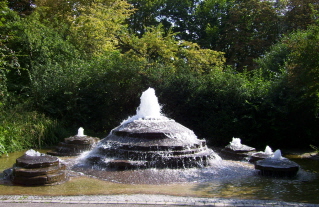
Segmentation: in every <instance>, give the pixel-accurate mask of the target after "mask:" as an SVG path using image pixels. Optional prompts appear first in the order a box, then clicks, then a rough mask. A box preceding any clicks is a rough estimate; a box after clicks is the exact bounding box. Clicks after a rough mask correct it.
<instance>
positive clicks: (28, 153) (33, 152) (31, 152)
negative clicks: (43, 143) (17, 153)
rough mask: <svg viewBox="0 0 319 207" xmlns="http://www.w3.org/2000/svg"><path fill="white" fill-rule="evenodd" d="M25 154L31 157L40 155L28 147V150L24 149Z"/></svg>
mask: <svg viewBox="0 0 319 207" xmlns="http://www.w3.org/2000/svg"><path fill="white" fill-rule="evenodd" d="M25 154H26V155H28V156H32V157H35V156H42V154H41V153H40V152H38V151H35V150H33V149H30V150H28V151H26V152H25Z"/></svg>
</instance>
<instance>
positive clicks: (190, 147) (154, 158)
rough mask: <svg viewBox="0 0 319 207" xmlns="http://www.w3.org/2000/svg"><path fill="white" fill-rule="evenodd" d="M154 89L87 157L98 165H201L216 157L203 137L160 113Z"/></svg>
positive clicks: (149, 166)
mask: <svg viewBox="0 0 319 207" xmlns="http://www.w3.org/2000/svg"><path fill="white" fill-rule="evenodd" d="M160 109H161V107H160V105H159V104H158V101H157V97H156V96H155V91H154V89H152V88H149V89H148V90H146V91H145V92H144V93H143V94H142V96H141V104H140V106H139V108H138V109H137V113H136V115H135V116H133V117H129V118H128V119H127V120H126V121H124V122H122V124H121V125H120V126H118V127H117V128H115V129H113V130H112V131H111V133H110V134H109V135H108V136H107V137H106V138H104V139H102V140H101V142H100V143H99V144H98V146H97V147H95V148H94V149H93V150H92V151H91V152H90V153H89V155H88V156H87V160H88V161H89V162H90V163H91V164H94V165H97V166H99V167H102V168H106V167H115V168H120V169H129V168H151V167H156V168H185V167H203V166H207V165H208V161H209V159H211V158H214V157H218V155H217V154H215V153H214V151H213V150H211V149H208V148H207V146H206V141H205V140H199V139H197V137H196V135H195V134H194V132H193V131H192V130H190V129H188V128H186V127H184V126H182V125H181V124H179V123H177V122H175V121H174V120H172V119H168V118H166V117H165V116H163V115H162V114H161V112H160Z"/></svg>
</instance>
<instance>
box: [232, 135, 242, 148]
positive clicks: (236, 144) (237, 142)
mask: <svg viewBox="0 0 319 207" xmlns="http://www.w3.org/2000/svg"><path fill="white" fill-rule="evenodd" d="M230 145H231V146H233V147H236V148H240V147H241V146H242V144H241V139H240V138H234V137H233V140H232V141H231V142H230Z"/></svg>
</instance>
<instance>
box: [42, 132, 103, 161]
mask: <svg viewBox="0 0 319 207" xmlns="http://www.w3.org/2000/svg"><path fill="white" fill-rule="evenodd" d="M99 141H100V139H99V138H97V137H90V136H86V135H85V136H77V135H75V136H72V137H68V138H65V139H64V142H60V143H59V144H58V146H57V147H56V148H55V150H53V151H49V152H47V154H49V155H53V156H78V155H80V154H81V153H83V152H85V151H88V150H91V149H92V148H93V147H94V146H95V145H96V144H97V143H98V142H99Z"/></svg>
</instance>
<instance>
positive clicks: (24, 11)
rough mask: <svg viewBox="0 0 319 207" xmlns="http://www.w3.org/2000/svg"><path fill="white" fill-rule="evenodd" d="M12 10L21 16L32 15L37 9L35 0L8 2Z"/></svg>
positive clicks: (9, 0)
mask: <svg viewBox="0 0 319 207" xmlns="http://www.w3.org/2000/svg"><path fill="white" fill-rule="evenodd" d="M8 6H9V8H10V9H12V10H14V11H16V12H18V14H19V15H21V16H25V15H30V14H31V13H32V12H33V11H34V9H35V2H34V0H8Z"/></svg>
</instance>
